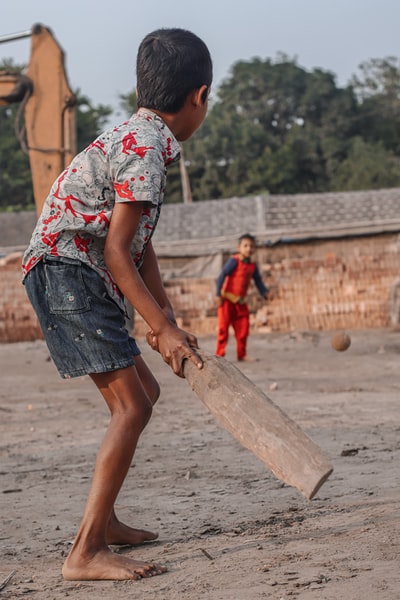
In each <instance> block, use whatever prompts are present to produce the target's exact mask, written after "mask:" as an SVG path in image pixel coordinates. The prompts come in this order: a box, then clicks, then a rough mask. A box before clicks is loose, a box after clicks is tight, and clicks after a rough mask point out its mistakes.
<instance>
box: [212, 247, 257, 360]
mask: <svg viewBox="0 0 400 600" xmlns="http://www.w3.org/2000/svg"><path fill="white" fill-rule="evenodd" d="M252 280H253V281H254V283H255V284H256V287H257V289H258V291H259V292H260V294H261V296H263V297H264V298H265V297H266V296H267V294H268V289H267V288H266V287H265V285H264V283H263V281H262V279H261V275H260V271H259V270H258V267H257V263H255V262H252V261H251V259H246V258H243V257H242V256H241V255H240V254H235V255H233V256H231V257H230V258H229V259H228V260H227V261H226V263H225V265H224V267H223V269H222V271H221V273H220V275H219V277H218V279H217V293H216V295H217V296H218V297H219V296H221V297H222V298H223V302H222V304H221V306H219V307H218V335H217V349H216V352H215V353H216V355H217V356H225V348H226V344H227V343H228V335H229V326H230V325H232V328H233V331H234V333H235V338H236V350H237V358H238V360H243V359H244V358H245V356H246V346H247V338H248V336H249V328H250V318H249V308H248V306H247V304H246V301H245V300H246V294H247V291H248V289H249V286H250V283H251V281H252Z"/></svg>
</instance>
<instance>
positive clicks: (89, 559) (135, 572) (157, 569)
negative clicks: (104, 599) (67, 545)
mask: <svg viewBox="0 0 400 600" xmlns="http://www.w3.org/2000/svg"><path fill="white" fill-rule="evenodd" d="M77 554H78V552H77V551H75V552H74V549H72V551H71V554H70V555H69V556H68V558H67V560H66V561H65V563H64V565H63V569H62V574H63V577H64V579H68V580H73V581H88V580H109V579H112V580H124V579H134V580H137V579H142V578H145V577H154V576H155V575H161V574H162V573H165V572H166V571H167V568H166V567H164V566H161V565H157V564H156V563H146V562H142V561H138V560H133V559H131V558H128V557H126V556H121V555H119V554H115V552H112V551H111V550H110V549H109V548H104V549H102V550H99V551H98V552H96V553H95V554H93V555H91V556H89V555H88V556H86V557H82V556H80V557H79V559H78V557H77V556H76V555H77Z"/></svg>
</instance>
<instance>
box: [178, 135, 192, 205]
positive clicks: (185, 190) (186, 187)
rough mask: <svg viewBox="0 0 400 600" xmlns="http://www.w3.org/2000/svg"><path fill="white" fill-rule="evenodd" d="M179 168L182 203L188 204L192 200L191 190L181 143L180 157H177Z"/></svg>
mask: <svg viewBox="0 0 400 600" xmlns="http://www.w3.org/2000/svg"><path fill="white" fill-rule="evenodd" d="M179 168H180V171H181V185H182V196H183V202H184V204H190V203H191V202H193V198H192V190H191V189H190V181H189V175H188V172H187V169H186V164H185V157H184V155H183V148H182V145H181V157H180V159H179Z"/></svg>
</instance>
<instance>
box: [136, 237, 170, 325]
mask: <svg viewBox="0 0 400 600" xmlns="http://www.w3.org/2000/svg"><path fill="white" fill-rule="evenodd" d="M139 272H140V275H141V277H142V279H143V281H144V282H145V284H146V286H147V288H148V290H149V291H150V292H151V294H152V296H153V298H154V299H155V300H156V302H157V303H158V305H159V306H160V308H161V309H162V311H163V312H164V313H165V315H166V316H167V317H168V319H169V320H170V321H171V322H172V323H176V319H175V314H174V309H173V308H172V305H171V302H170V300H169V298H168V296H167V293H166V291H165V288H164V285H163V282H162V279H161V273H160V269H159V267H158V260H157V257H156V253H155V252H154V248H153V244H152V242H149V243H148V245H147V248H146V252H145V255H144V259H143V263H142V266H141V267H140V270H139Z"/></svg>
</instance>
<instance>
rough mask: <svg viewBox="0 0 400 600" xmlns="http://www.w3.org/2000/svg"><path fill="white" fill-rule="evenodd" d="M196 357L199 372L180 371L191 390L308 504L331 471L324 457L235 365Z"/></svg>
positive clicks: (186, 364) (186, 365) (189, 368)
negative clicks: (303, 497) (200, 360)
mask: <svg viewBox="0 0 400 600" xmlns="http://www.w3.org/2000/svg"><path fill="white" fill-rule="evenodd" d="M197 352H198V354H200V356H201V357H202V359H203V361H204V366H203V368H202V369H198V368H197V367H196V365H194V364H193V363H192V362H191V361H189V360H185V362H184V367H183V369H184V375H185V378H186V379H187V381H188V383H189V385H190V386H191V388H192V390H193V391H194V392H195V393H196V394H197V396H198V397H199V398H200V400H201V401H202V402H203V403H204V404H205V406H206V407H207V408H208V409H209V410H210V412H211V413H212V414H213V415H214V417H215V418H216V419H217V420H218V421H219V422H220V424H221V425H222V426H223V427H224V428H225V429H227V430H228V431H229V432H230V433H231V434H232V435H233V436H234V437H235V438H236V439H237V440H238V441H239V442H240V443H241V444H242V445H243V446H244V447H245V448H247V449H248V450H251V451H252V452H253V453H254V454H255V455H256V456H258V458H260V459H261V460H262V461H263V462H264V463H265V464H266V465H267V467H269V469H270V470H271V471H272V472H273V473H274V475H275V476H276V477H277V478H278V479H280V480H281V481H283V482H285V483H286V484H288V485H290V486H293V487H295V488H297V489H298V490H299V491H300V492H301V493H302V494H303V495H304V496H305V497H306V498H308V499H310V500H311V498H313V497H314V496H315V494H316V493H317V492H318V490H319V489H320V487H321V486H322V484H323V483H324V482H325V481H326V480H327V478H328V477H329V475H330V474H331V473H332V471H333V467H332V464H331V463H330V460H329V458H328V456H327V455H326V454H325V453H324V452H323V451H322V450H321V448H319V447H318V446H317V445H316V444H315V443H314V442H313V441H312V439H311V438H310V437H309V436H308V435H307V434H306V433H304V431H303V430H302V429H301V428H300V427H299V426H298V425H297V424H296V423H295V422H294V421H293V420H292V419H290V417H289V416H288V415H286V414H285V413H284V412H283V411H282V410H281V409H280V408H279V407H278V406H277V405H276V404H274V402H273V401H272V400H270V398H268V396H266V395H265V394H264V393H263V392H262V391H261V390H260V389H259V388H258V387H257V386H256V385H255V384H254V383H253V382H252V381H250V379H248V378H247V377H246V376H245V375H244V374H243V373H242V372H241V371H240V370H239V369H238V368H236V367H235V365H233V364H232V363H230V362H229V361H227V360H226V359H225V358H221V357H218V356H211V355H207V354H205V353H204V352H203V351H197Z"/></svg>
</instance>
